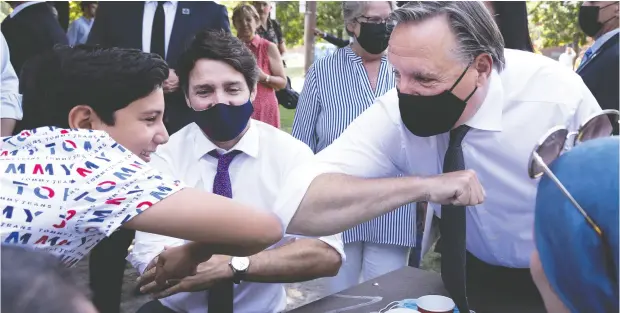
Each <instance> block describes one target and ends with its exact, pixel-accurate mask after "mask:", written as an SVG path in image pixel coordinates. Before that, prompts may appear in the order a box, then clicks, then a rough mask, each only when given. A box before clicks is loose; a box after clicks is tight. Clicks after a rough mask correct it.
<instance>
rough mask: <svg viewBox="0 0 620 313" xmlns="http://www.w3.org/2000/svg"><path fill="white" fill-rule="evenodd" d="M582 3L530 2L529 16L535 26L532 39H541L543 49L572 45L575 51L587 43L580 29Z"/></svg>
mask: <svg viewBox="0 0 620 313" xmlns="http://www.w3.org/2000/svg"><path fill="white" fill-rule="evenodd" d="M580 4H581V3H580V2H572V1H571V2H566V1H541V2H534V1H531V2H530V1H528V2H527V6H528V14H529V19H530V22H531V23H532V24H533V25H532V26H533V27H532V30H533V34H532V39H533V40H536V39H537V38H540V39H541V40H540V42H541V44H542V47H541V48H549V47H558V46H564V45H566V44H569V43H572V44H573V46H574V48H575V51H576V52H577V53H579V47H580V46H582V45H584V44H585V43H586V35H585V34H584V33H583V32H582V31H581V29H580V28H579V23H578V16H579V6H580Z"/></svg>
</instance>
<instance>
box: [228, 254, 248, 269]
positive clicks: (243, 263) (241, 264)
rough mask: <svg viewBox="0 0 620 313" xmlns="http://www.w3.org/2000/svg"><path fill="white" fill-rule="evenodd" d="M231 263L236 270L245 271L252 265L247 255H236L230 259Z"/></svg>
mask: <svg viewBox="0 0 620 313" xmlns="http://www.w3.org/2000/svg"><path fill="white" fill-rule="evenodd" d="M230 265H232V267H233V268H234V269H235V270H237V271H240V272H244V271H247V270H248V267H249V266H250V259H249V258H247V257H234V258H232V260H230Z"/></svg>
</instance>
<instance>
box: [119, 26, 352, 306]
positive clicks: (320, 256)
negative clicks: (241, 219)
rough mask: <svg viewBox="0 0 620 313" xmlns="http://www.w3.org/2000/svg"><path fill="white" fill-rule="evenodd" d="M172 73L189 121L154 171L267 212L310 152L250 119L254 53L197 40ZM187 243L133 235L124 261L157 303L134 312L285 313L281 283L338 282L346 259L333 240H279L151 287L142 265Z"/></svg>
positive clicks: (207, 37) (223, 41) (235, 43)
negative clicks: (188, 110) (173, 282)
mask: <svg viewBox="0 0 620 313" xmlns="http://www.w3.org/2000/svg"><path fill="white" fill-rule="evenodd" d="M177 73H178V74H179V80H180V84H181V88H182V89H183V90H184V92H185V94H186V99H187V103H188V106H190V107H191V108H192V109H193V110H195V113H194V123H191V124H189V125H187V126H185V127H184V128H183V129H181V130H180V131H179V132H177V133H176V134H174V135H172V136H171V137H170V141H169V142H168V143H166V144H165V145H163V146H162V147H160V148H159V149H158V151H157V152H156V153H155V154H154V155H153V159H152V162H151V164H152V165H153V166H154V167H155V168H158V169H160V170H161V171H162V172H164V173H175V174H176V175H177V177H178V178H180V179H182V180H183V181H185V182H188V183H190V184H194V186H195V187H196V188H198V189H204V190H208V191H213V193H216V194H222V195H223V194H224V193H225V192H228V191H226V190H229V192H230V193H227V195H226V196H229V197H232V199H235V200H237V201H239V202H241V203H248V204H252V205H258V206H262V207H264V208H266V209H273V208H274V207H275V201H276V199H277V197H278V194H279V190H281V189H282V184H284V183H285V178H286V177H287V176H288V173H289V172H291V171H292V169H293V168H294V167H295V166H297V164H298V163H299V162H307V161H308V160H309V159H312V157H313V154H312V152H311V151H310V149H309V148H308V147H307V146H305V145H304V144H303V143H302V142H299V141H298V140H296V139H295V138H294V137H292V136H291V135H289V134H287V133H285V132H283V131H280V130H278V129H275V128H273V127H271V126H269V125H267V124H264V123H263V122H260V121H256V120H253V119H250V115H251V112H252V98H253V97H254V96H255V95H256V81H257V79H258V67H257V66H256V60H255V58H254V55H253V54H252V52H251V51H250V50H249V49H248V48H247V47H246V46H245V44H244V43H243V42H241V41H240V40H239V39H237V38H235V37H234V36H233V35H231V34H229V33H225V32H214V31H205V32H200V33H198V34H197V35H196V38H195V39H194V41H193V42H192V43H191V45H190V46H189V47H188V50H187V51H186V52H185V53H184V54H183V55H182V56H181V58H180V59H179V64H178V70H177ZM227 167H228V168H227ZM221 173H227V174H228V175H226V176H227V177H224V176H222V175H221ZM222 186H226V188H224V189H223V188H221V187H222ZM184 243H185V241H184V240H182V239H177V238H172V237H164V236H159V235H154V234H148V233H143V232H137V233H136V242H135V244H134V248H133V250H132V252H131V254H130V256H129V260H130V261H131V263H132V264H133V265H134V267H135V268H136V269H138V271H139V272H140V273H141V274H142V275H143V276H142V277H143V278H145V279H141V280H140V284H141V285H146V286H144V290H143V291H144V292H149V293H151V292H156V297H163V299H161V300H160V301H158V300H153V301H151V302H150V303H148V304H146V305H145V306H144V307H142V308H141V309H140V310H139V311H138V312H145V313H146V312H148V313H157V312H162V313H163V312H174V311H176V312H189V313H201V312H206V311H208V312H216V313H227V312H230V313H232V305H233V303H234V312H236V313H250V312H261V313H276V312H282V311H284V309H285V308H286V293H285V291H284V285H283V284H282V283H285V282H286V283H291V282H299V281H306V280H310V279H314V278H318V277H324V276H333V275H336V273H337V272H338V269H339V268H340V265H341V262H342V260H343V259H344V252H343V251H342V250H343V248H342V239H341V237H340V235H335V236H329V237H322V238H318V239H317V238H299V237H296V236H288V235H285V237H284V238H283V239H282V240H281V241H280V242H279V243H277V244H276V245H274V246H272V247H271V248H270V249H268V250H264V251H262V252H259V253H257V254H254V255H252V256H249V257H234V258H231V257H230V256H226V255H217V256H214V257H213V258H211V259H210V260H209V261H207V262H205V263H203V264H201V265H200V268H199V270H198V274H196V275H194V276H191V277H188V278H186V279H184V280H182V281H181V282H180V283H178V284H176V285H175V286H173V287H170V286H158V285H157V284H152V283H150V282H149V281H148V280H147V279H146V277H149V276H151V275H150V274H151V273H150V272H152V270H151V269H150V268H151V267H152V266H149V264H154V263H155V262H153V261H152V260H153V259H154V258H155V257H156V256H157V254H158V253H159V252H160V251H162V250H163V249H164V247H165V246H168V247H174V246H178V245H182V244H184ZM231 267H232V270H231ZM233 281H234V282H235V284H234V285H233ZM147 283H148V284H147ZM233 289H234V293H233ZM226 308H228V309H229V310H230V311H228V310H227V309H226Z"/></svg>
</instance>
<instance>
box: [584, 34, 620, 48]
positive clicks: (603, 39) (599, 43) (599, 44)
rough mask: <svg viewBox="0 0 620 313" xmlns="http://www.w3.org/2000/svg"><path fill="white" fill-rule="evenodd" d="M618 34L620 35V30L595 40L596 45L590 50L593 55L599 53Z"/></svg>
mask: <svg viewBox="0 0 620 313" xmlns="http://www.w3.org/2000/svg"><path fill="white" fill-rule="evenodd" d="M618 33H620V28H616V29H614V30H610V31H608V32H606V33H605V34H604V35H603V36H601V37H599V38H598V39H597V40H595V41H594V43H593V44H592V48H590V49H591V51H592V53H595V52H596V51H598V49H600V48H601V47H602V46H603V44H604V43H605V42H607V40H609V39H611V37H613V36H614V35H616V34H618Z"/></svg>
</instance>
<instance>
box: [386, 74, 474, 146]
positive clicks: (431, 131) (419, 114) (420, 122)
mask: <svg viewBox="0 0 620 313" xmlns="http://www.w3.org/2000/svg"><path fill="white" fill-rule="evenodd" d="M470 65H471V64H470ZM470 65H468V66H467V68H465V71H463V73H462V74H461V76H460V77H459V78H458V79H457V80H456V82H455V83H454V85H452V87H451V88H450V89H449V90H445V91H444V92H442V93H440V94H437V95H433V96H419V95H410V94H405V93H401V92H400V90H398V107H399V108H400V118H401V119H402V121H403V124H405V127H407V129H408V130H409V131H410V132H411V133H412V134H414V135H416V136H418V137H430V136H435V135H439V134H443V133H446V132H448V131H450V130H451V129H452V128H453V127H454V124H456V122H457V121H458V120H459V118H460V117H461V114H463V111H464V110H465V107H466V106H467V101H469V98H471V96H473V95H474V93H475V92H476V90H477V89H478V87H475V88H474V91H472V92H471V93H470V94H469V96H467V98H466V99H465V100H461V99H459V98H458V97H457V96H455V95H454V94H453V93H452V90H454V87H456V86H457V85H458V84H459V82H460V81H461V79H463V76H465V73H467V70H468V69H469V66H470Z"/></svg>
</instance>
